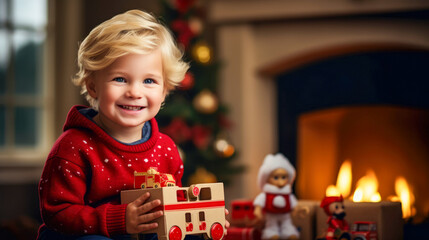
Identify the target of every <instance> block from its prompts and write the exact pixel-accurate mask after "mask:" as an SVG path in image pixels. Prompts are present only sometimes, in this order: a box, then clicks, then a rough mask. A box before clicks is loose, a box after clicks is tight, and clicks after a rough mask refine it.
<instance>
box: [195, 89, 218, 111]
mask: <svg viewBox="0 0 429 240" xmlns="http://www.w3.org/2000/svg"><path fill="white" fill-rule="evenodd" d="M192 103H193V105H194V107H195V109H197V111H198V112H201V113H204V114H211V113H214V112H215V111H216V110H217V108H218V100H217V97H216V95H214V94H213V93H212V92H211V91H210V90H207V89H205V90H202V91H201V92H200V93H198V94H197V96H195V98H194V100H193V102H192Z"/></svg>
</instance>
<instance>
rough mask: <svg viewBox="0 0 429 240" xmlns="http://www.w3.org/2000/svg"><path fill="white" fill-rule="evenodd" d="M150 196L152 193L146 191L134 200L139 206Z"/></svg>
mask: <svg viewBox="0 0 429 240" xmlns="http://www.w3.org/2000/svg"><path fill="white" fill-rule="evenodd" d="M149 197H150V193H149V192H145V193H144V194H142V195H141V196H140V197H138V198H137V199H136V200H134V202H133V203H134V204H135V205H136V206H137V207H138V206H140V205H142V204H144V203H145V202H146V201H147V200H148V199H149Z"/></svg>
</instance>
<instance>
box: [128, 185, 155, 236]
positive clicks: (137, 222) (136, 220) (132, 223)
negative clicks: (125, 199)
mask: <svg viewBox="0 0 429 240" xmlns="http://www.w3.org/2000/svg"><path fill="white" fill-rule="evenodd" d="M149 196H150V193H148V192H146V193H145V194H143V195H141V196H140V197H139V198H137V199H136V200H134V202H131V203H129V204H128V206H127V210H126V213H125V227H126V231H127V233H129V234H134V233H141V232H143V231H146V230H150V229H153V228H157V227H158V223H149V222H151V221H153V220H154V219H157V218H159V217H161V216H162V215H163V212H162V211H157V212H152V213H148V212H149V211H150V210H152V209H153V208H156V207H158V206H159V205H161V201H160V200H159V199H157V200H153V201H152V202H146V201H147V200H148V199H149Z"/></svg>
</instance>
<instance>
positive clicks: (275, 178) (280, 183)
mask: <svg viewBox="0 0 429 240" xmlns="http://www.w3.org/2000/svg"><path fill="white" fill-rule="evenodd" d="M288 181H289V179H288V174H287V171H286V170H285V169H283V168H277V169H276V170H274V171H272V172H271V174H270V176H269V177H268V183H269V184H272V185H274V186H277V187H279V188H282V187H284V186H285V185H286V184H287V183H288Z"/></svg>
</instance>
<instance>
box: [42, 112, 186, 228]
mask: <svg viewBox="0 0 429 240" xmlns="http://www.w3.org/2000/svg"><path fill="white" fill-rule="evenodd" d="M82 108H85V107H83V106H74V107H73V108H72V109H71V110H70V112H69V114H68V116H67V120H66V123H65V125H64V132H63V134H62V135H61V136H60V137H59V138H58V140H57V141H56V142H55V144H54V146H53V147H52V150H51V152H50V154H49V156H48V158H47V161H46V163H45V167H44V170H43V174H42V178H41V179H40V183H39V197H40V208H41V214H42V218H43V221H44V225H42V227H41V228H44V227H49V228H51V229H55V230H57V231H59V232H62V233H66V234H73V235H82V234H98V235H105V236H111V235H115V234H125V233H126V231H125V209H126V205H123V204H122V205H121V204H120V192H121V190H125V189H131V188H133V184H134V171H138V172H145V171H147V170H148V169H149V167H157V168H158V171H159V172H163V173H169V174H172V175H173V176H174V177H175V180H176V182H177V184H178V185H179V186H181V178H182V175H183V163H182V160H181V159H180V156H179V153H178V151H177V148H176V145H175V144H174V142H173V141H172V140H171V139H170V138H169V137H168V136H166V135H164V134H162V133H160V132H159V131H158V124H157V122H156V120H155V119H152V120H150V123H151V126H152V133H151V137H150V139H149V140H147V141H146V142H144V143H141V144H137V145H125V144H122V143H120V142H118V141H116V140H115V139H113V138H112V137H110V136H109V135H108V134H107V133H106V132H104V131H103V130H102V129H101V128H100V127H98V126H97V125H96V124H95V123H94V122H92V121H91V120H89V119H88V118H87V117H85V116H84V115H83V114H81V113H80V112H79V109H82Z"/></svg>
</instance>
